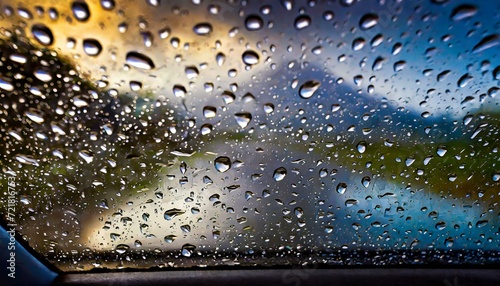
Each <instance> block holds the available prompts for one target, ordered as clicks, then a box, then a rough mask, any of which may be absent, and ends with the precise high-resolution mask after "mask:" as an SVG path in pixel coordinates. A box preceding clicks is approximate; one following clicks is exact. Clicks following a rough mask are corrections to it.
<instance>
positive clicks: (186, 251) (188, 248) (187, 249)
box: [181, 244, 196, 257]
mask: <svg viewBox="0 0 500 286" xmlns="http://www.w3.org/2000/svg"><path fill="white" fill-rule="evenodd" d="M195 248H196V246H194V245H192V244H184V245H183V246H182V249H181V254H182V256H185V257H191V255H193V253H194V250H195Z"/></svg>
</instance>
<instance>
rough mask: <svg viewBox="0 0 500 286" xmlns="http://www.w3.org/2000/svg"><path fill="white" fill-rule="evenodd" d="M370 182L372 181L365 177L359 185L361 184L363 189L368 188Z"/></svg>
mask: <svg viewBox="0 0 500 286" xmlns="http://www.w3.org/2000/svg"><path fill="white" fill-rule="evenodd" d="M371 181H372V179H371V178H370V177H368V176H366V177H363V178H362V179H361V184H363V187H365V188H368V187H369V186H370V183H371Z"/></svg>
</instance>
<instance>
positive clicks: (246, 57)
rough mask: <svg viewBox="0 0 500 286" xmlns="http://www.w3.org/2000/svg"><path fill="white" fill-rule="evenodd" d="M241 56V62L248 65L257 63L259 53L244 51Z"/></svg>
mask: <svg viewBox="0 0 500 286" xmlns="http://www.w3.org/2000/svg"><path fill="white" fill-rule="evenodd" d="M242 58H243V62H244V63H245V64H247V65H250V66H251V65H255V64H258V63H259V55H258V54H257V53H256V52H254V51H245V52H244V53H243V56H242Z"/></svg>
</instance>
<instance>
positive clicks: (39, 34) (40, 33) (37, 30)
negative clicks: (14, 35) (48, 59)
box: [31, 24, 54, 46]
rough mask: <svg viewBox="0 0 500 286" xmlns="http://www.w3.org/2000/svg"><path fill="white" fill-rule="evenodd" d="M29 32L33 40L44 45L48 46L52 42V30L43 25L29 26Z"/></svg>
mask: <svg viewBox="0 0 500 286" xmlns="http://www.w3.org/2000/svg"><path fill="white" fill-rule="evenodd" d="M31 33H32V34H33V37H35V40H37V41H38V42H39V43H40V44H42V45H44V46H50V45H52V43H53V42H54V36H53V35H52V31H51V30H50V29H49V28H48V27H47V26H45V25H42V24H36V25H33V27H31Z"/></svg>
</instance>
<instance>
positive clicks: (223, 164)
mask: <svg viewBox="0 0 500 286" xmlns="http://www.w3.org/2000/svg"><path fill="white" fill-rule="evenodd" d="M214 165H215V169H216V170H217V171H219V172H221V173H224V172H226V171H227V170H229V169H230V168H231V159H229V158H228V157H225V156H221V157H217V158H216V159H215V161H214Z"/></svg>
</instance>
